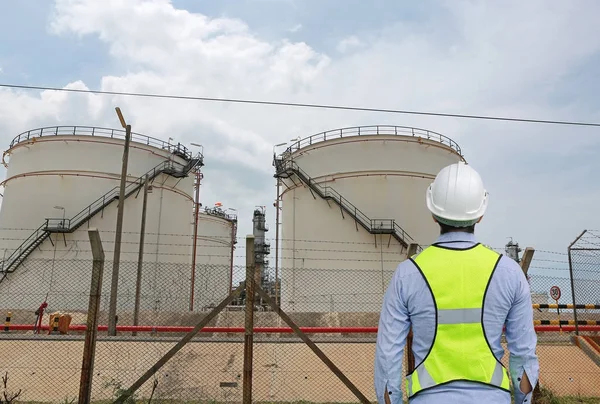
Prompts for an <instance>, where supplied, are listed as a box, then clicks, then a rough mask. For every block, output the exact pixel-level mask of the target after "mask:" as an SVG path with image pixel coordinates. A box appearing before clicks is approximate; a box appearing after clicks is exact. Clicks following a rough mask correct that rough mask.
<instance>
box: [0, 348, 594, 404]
mask: <svg viewBox="0 0 600 404" xmlns="http://www.w3.org/2000/svg"><path fill="white" fill-rule="evenodd" d="M173 344H174V343H173V342H137V341H123V342H105V341H99V342H98V346H97V351H96V362H95V369H94V389H93V393H92V396H93V399H94V400H99V399H110V398H111V397H112V396H113V394H114V391H115V389H118V388H119V387H127V386H128V385H129V384H131V383H132V382H134V381H135V380H136V379H137V377H139V376H140V375H141V374H142V373H143V372H144V371H146V370H147V369H148V368H149V367H150V366H151V365H153V364H154V363H155V362H156V360H158V358H160V356H161V355H162V354H164V353H165V352H166V351H167V350H168V349H169V348H170V347H171V346H173ZM319 346H320V347H321V349H323V351H324V352H325V353H326V354H327V355H328V356H329V357H330V358H331V360H332V361H333V362H334V363H335V364H336V365H337V366H339V367H340V368H341V369H342V371H344V373H345V374H346V376H348V378H350V380H352V381H353V382H354V383H355V384H356V385H357V387H358V388H359V389H360V390H361V391H362V392H363V393H364V394H365V395H367V397H369V398H370V399H373V400H374V399H375V393H374V389H373V358H374V350H375V345H374V344H373V343H320V344H319ZM82 350H83V342H82V341H56V340H52V341H26V340H0V372H2V374H4V372H5V371H8V372H9V383H8V385H9V390H18V389H23V393H22V396H21V397H20V398H21V399H22V400H23V401H45V402H49V401H52V402H64V400H65V399H67V401H69V400H70V399H71V398H73V397H76V396H77V394H78V385H79V377H80V367H81V358H82ZM538 352H539V357H540V366H541V378H540V382H541V384H542V385H543V386H544V387H546V388H548V389H550V390H552V391H553V392H554V393H555V394H557V395H561V396H562V395H573V396H577V395H581V396H600V388H599V386H600V368H599V367H598V366H596V365H595V364H594V363H593V362H592V361H591V360H590V359H589V358H588V357H587V356H586V355H585V354H584V353H583V352H582V351H581V350H580V349H579V348H577V347H575V346H568V345H540V346H539V348H538ZM507 361H508V358H506V362H507ZM242 374H243V344H242V343H231V342H201V343H199V342H193V343H190V344H188V345H187V346H186V347H185V348H184V349H183V350H182V351H181V352H179V353H178V354H177V355H176V356H175V357H174V358H173V359H172V360H171V361H170V362H169V363H167V365H165V367H164V368H163V369H161V370H160V372H159V373H158V375H157V378H156V379H157V380H158V384H157V388H156V391H155V394H154V397H155V398H156V399H161V398H162V399H164V398H171V399H177V400H191V399H194V400H199V399H213V400H218V401H221V402H235V401H239V400H240V399H241V395H242V389H241V388H242ZM152 381H153V379H151V380H150V382H148V383H146V385H145V386H144V387H143V388H142V390H141V391H140V395H141V396H144V397H148V396H149V394H150V391H151V388H152ZM222 383H228V384H226V385H223V384H222ZM253 395H254V398H255V399H256V400H257V401H258V400H260V401H276V402H283V401H298V400H306V401H312V402H326V401H330V402H352V401H355V399H354V397H353V396H352V394H351V393H350V392H349V391H348V390H347V389H346V387H345V386H344V385H343V384H342V383H341V382H340V381H339V380H338V379H337V378H336V377H335V376H334V375H333V373H332V372H331V371H330V370H329V369H327V368H326V366H325V365H324V364H323V363H322V362H321V361H320V360H319V359H318V358H317V357H316V356H315V355H314V353H313V352H312V351H310V349H309V348H308V347H307V346H305V345H303V344H300V343H289V342H286V343H283V342H281V343H268V342H264V343H257V344H255V346H254V379H253Z"/></svg>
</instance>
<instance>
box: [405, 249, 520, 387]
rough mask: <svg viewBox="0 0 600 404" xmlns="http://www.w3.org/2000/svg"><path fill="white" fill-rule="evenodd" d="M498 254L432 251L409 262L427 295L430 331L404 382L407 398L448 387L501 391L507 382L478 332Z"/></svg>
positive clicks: (483, 250)
mask: <svg viewBox="0 0 600 404" xmlns="http://www.w3.org/2000/svg"><path fill="white" fill-rule="evenodd" d="M500 256H501V255H500V254H498V253H497V252H495V251H493V250H490V249H488V248H486V247H484V246H483V245H481V244H476V245H475V246H473V247H471V248H468V249H453V248H448V247H441V246H437V245H435V244H434V245H432V246H430V247H428V248H426V249H425V250H423V251H422V252H421V253H420V254H419V255H417V256H415V257H414V259H412V258H411V260H412V261H413V262H414V263H415V265H416V266H417V267H418V268H419V271H420V272H421V274H422V275H423V277H424V278H425V281H426V282H427V285H428V287H429V290H430V291H431V293H432V295H433V300H434V304H435V310H436V329H435V334H434V338H433V344H432V346H431V347H430V348H429V352H428V353H427V355H425V359H424V360H423V362H421V363H420V364H419V365H418V366H416V367H415V370H414V371H413V372H411V373H410V374H408V375H407V376H406V391H407V393H408V397H409V398H412V397H414V396H415V395H416V394H418V393H420V392H422V391H424V390H427V389H430V388H432V387H435V386H439V385H441V384H445V383H449V382H452V381H459V380H462V381H470V382H476V383H483V384H486V385H489V386H493V387H497V388H499V389H502V390H506V391H507V392H509V393H510V379H509V377H508V372H507V371H506V368H504V366H503V365H502V363H501V362H499V361H498V360H497V359H496V357H495V356H494V353H493V352H492V349H491V347H490V344H489V341H488V340H487V337H486V335H485V331H484V328H483V314H482V313H483V303H484V298H485V295H486V292H487V288H488V286H489V282H490V280H491V278H492V275H493V273H494V271H495V269H496V266H497V265H498V261H499V260H500Z"/></svg>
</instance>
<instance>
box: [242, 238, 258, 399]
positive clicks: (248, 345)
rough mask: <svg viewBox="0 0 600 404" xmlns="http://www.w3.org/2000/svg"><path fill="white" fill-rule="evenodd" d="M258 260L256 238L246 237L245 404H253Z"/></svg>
mask: <svg viewBox="0 0 600 404" xmlns="http://www.w3.org/2000/svg"><path fill="white" fill-rule="evenodd" d="M255 272H256V258H255V256H254V236H253V235H248V236H246V321H245V330H244V379H243V398H242V403H243V404H252V354H253V349H252V348H253V344H254V295H255V285H256V279H254V278H255Z"/></svg>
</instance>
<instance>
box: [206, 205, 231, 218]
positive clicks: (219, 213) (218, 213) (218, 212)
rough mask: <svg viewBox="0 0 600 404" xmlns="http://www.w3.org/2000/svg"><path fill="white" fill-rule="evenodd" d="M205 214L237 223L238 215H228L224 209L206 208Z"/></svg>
mask: <svg viewBox="0 0 600 404" xmlns="http://www.w3.org/2000/svg"><path fill="white" fill-rule="evenodd" d="M204 213H206V214H207V215H210V216H216V217H220V218H223V219H225V220H227V221H229V222H237V215H236V214H233V213H226V212H225V211H224V210H223V209H220V208H218V207H215V208H208V207H207V208H204Z"/></svg>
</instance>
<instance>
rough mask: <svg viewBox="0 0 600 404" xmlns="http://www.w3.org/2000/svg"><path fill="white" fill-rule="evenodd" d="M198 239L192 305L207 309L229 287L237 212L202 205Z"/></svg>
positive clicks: (217, 301)
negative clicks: (229, 212)
mask: <svg viewBox="0 0 600 404" xmlns="http://www.w3.org/2000/svg"><path fill="white" fill-rule="evenodd" d="M197 239H198V244H197V248H198V252H197V253H196V276H195V281H194V284H195V296H194V308H195V309H196V310H207V309H209V308H210V307H213V306H216V305H218V304H219V303H221V300H223V298H225V296H227V295H228V294H229V293H230V291H231V288H232V277H233V251H234V248H235V244H236V243H237V241H236V240H237V216H236V215H234V214H228V213H226V212H225V211H223V210H222V209H219V208H210V209H205V210H204V212H203V213H201V214H200V215H199V217H198V237H197Z"/></svg>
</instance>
